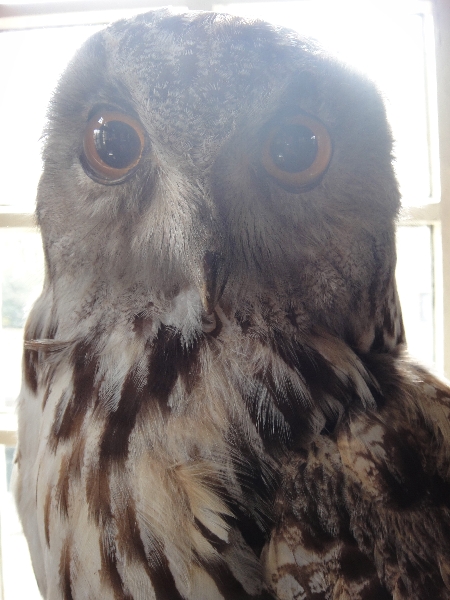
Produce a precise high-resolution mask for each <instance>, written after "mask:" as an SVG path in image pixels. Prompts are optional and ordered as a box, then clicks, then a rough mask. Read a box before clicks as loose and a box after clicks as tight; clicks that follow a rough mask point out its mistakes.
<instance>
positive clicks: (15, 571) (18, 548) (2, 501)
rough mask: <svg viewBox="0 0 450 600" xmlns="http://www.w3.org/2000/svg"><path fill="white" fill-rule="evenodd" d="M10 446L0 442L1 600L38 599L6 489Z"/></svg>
mask: <svg viewBox="0 0 450 600" xmlns="http://www.w3.org/2000/svg"><path fill="white" fill-rule="evenodd" d="M13 456H14V448H10V447H6V448H5V446H1V445H0V462H1V463H2V464H1V466H0V476H1V479H2V481H1V483H0V511H1V542H2V570H3V589H4V598H5V600H24V599H26V600H42V596H41V595H40V593H39V590H38V586H37V583H36V578H35V576H34V572H33V567H32V566H31V559H30V555H29V552H28V545H27V542H26V540H25V536H24V535H23V533H22V525H21V523H20V521H19V517H18V515H17V511H16V506H15V503H14V498H13V495H12V493H11V490H10V485H9V484H10V476H11V466H12V460H13Z"/></svg>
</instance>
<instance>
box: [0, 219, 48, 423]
mask: <svg viewBox="0 0 450 600" xmlns="http://www.w3.org/2000/svg"><path fill="white" fill-rule="evenodd" d="M0 256H1V263H0V274H1V307H2V328H1V329H0V336H1V338H0V341H1V344H0V380H1V382H2V385H1V387H0V413H2V412H9V413H14V411H15V401H16V398H17V396H18V394H19V389H20V381H21V368H22V360H21V357H22V338H23V326H24V323H25V319H26V317H27V315H28V313H29V311H30V308H31V306H32V304H33V302H34V300H35V299H36V298H37V296H38V295H39V294H40V292H41V289H42V283H43V276H44V265H43V262H44V259H43V253H42V244H41V236H40V234H38V233H37V232H36V231H35V230H32V229H7V228H0Z"/></svg>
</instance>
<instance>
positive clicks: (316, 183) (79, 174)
mask: <svg viewBox="0 0 450 600" xmlns="http://www.w3.org/2000/svg"><path fill="white" fill-rule="evenodd" d="M46 139H47V141H46V147H45V151H44V165H45V166H44V172H43V175H42V178H41V182H40V185H39V191H38V199H37V218H38V222H39V225H40V227H41V230H42V235H43V240H44V248H45V257H46V266H47V281H46V288H45V289H46V292H45V293H46V294H47V299H48V298H49V297H50V296H51V303H52V307H53V309H52V311H53V312H52V322H53V325H52V327H60V328H61V331H60V333H59V335H60V336H61V337H62V338H63V339H64V338H68V339H71V338H74V337H77V336H79V335H81V333H82V332H83V331H87V330H88V329H89V328H91V327H92V326H93V325H94V324H95V323H99V322H102V324H103V326H104V327H107V326H108V324H111V326H113V324H114V322H116V321H117V320H118V319H132V317H133V315H136V314H141V313H142V311H147V310H150V309H149V307H153V310H157V311H158V312H159V313H160V314H161V315H162V314H164V313H165V314H166V315H168V314H170V315H171V316H170V319H171V324H173V325H174V326H176V327H179V328H180V329H183V328H184V330H186V331H189V332H191V333H190V335H196V332H197V331H199V330H200V329H201V327H202V323H204V322H205V318H206V319H207V318H208V316H211V315H212V314H214V311H215V309H216V307H217V306H220V308H221V310H222V311H223V313H224V314H226V315H228V317H229V318H230V319H238V320H239V322H241V323H246V324H250V326H254V327H260V326H261V327H262V326H263V324H265V325H267V324H269V326H271V327H278V328H286V327H288V328H291V329H292V331H293V335H299V336H301V335H304V334H305V333H307V332H309V331H311V330H315V331H324V332H326V333H327V334H330V335H333V336H337V337H339V338H342V339H344V340H345V341H346V342H348V343H349V344H351V345H352V346H353V347H354V348H356V349H357V350H358V351H361V352H366V351H368V350H370V349H372V350H373V349H375V350H383V351H384V350H388V349H391V348H392V347H394V346H395V345H396V344H397V343H398V342H399V341H401V339H402V328H401V317H400V312H399V308H398V302H397V296H396V290H395V282H394V268H395V246H394V241H395V240H394V237H395V236H394V225H395V218H396V215H397V212H398V209H399V192H398V188H397V183H396V180H395V177H394V173H393V169H392V164H391V163H392V156H391V147H392V140H391V134H390V130H389V126H388V124H387V121H386V117H385V110H384V107H383V103H382V100H381V99H380V95H379V94H378V93H377V91H376V89H375V88H374V85H373V84H372V83H370V82H369V81H367V80H366V79H365V78H363V77H362V76H361V75H359V74H357V73H355V72H353V71H352V70H350V69H349V68H347V67H345V66H343V65H341V64H340V63H339V62H337V61H336V60H334V59H333V58H331V57H329V56H328V55H326V54H325V53H324V52H322V51H321V50H320V48H319V47H318V46H317V45H316V44H315V43H313V42H311V41H308V40H305V39H302V38H299V37H298V36H297V35H296V34H294V33H293V32H291V31H288V30H285V29H281V28H278V27H274V26H272V25H269V24H267V23H264V22H260V21H246V20H243V19H241V18H237V17H231V16H228V15H221V14H213V13H202V12H191V13H187V14H172V13H171V12H170V11H168V10H157V11H153V12H149V13H147V14H143V15H140V16H138V17H136V18H133V19H131V20H123V21H120V22H118V23H115V24H113V25H112V26H110V27H108V28H106V29H104V30H103V31H101V32H99V33H97V34H96V35H94V36H93V37H92V38H91V39H90V40H89V41H88V42H87V43H86V44H85V45H84V46H83V47H82V49H81V50H80V51H79V52H78V54H77V55H76V56H75V58H74V59H73V61H72V62H71V64H70V65H69V67H68V68H67V70H66V72H65V73H64V75H63V76H62V78H61V80H60V83H59V85H58V88H57V90H56V92H55V94H54V97H53V100H52V103H51V107H50V110H49V117H48V126H47V130H46ZM166 318H167V319H168V317H166ZM187 323H188V325H189V326H187ZM49 327H50V325H49Z"/></svg>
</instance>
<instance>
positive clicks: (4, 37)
mask: <svg viewBox="0 0 450 600" xmlns="http://www.w3.org/2000/svg"><path fill="white" fill-rule="evenodd" d="M100 28H101V27H100V26H98V25H96V26H85V27H55V28H49V29H34V30H25V31H13V32H2V33H0V55H1V56H2V60H1V61H0V81H1V82H2V86H1V93H0V114H2V115H3V117H4V118H3V121H2V144H0V165H1V166H2V181H1V187H0V208H1V207H2V206H3V207H11V208H12V209H14V211H16V212H33V210H34V201H35V197H36V186H37V183H38V180H39V177H40V173H41V161H40V148H41V142H40V139H41V135H42V131H43V128H44V123H45V114H46V110H47V105H48V102H49V99H50V96H51V93H52V90H53V88H54V87H55V85H56V82H57V81H58V77H59V76H60V74H61V73H62V71H63V70H64V68H65V67H66V65H67V63H68V62H69V60H70V58H71V56H72V55H73V53H74V52H75V50H76V49H77V48H78V47H79V46H80V45H81V44H82V43H83V41H84V40H85V39H86V38H87V37H88V36H90V35H91V34H92V33H94V32H95V31H97V30H98V29H100ZM30 48H32V49H33V50H32V52H30ZM5 57H8V58H7V60H6V59H5ZM5 116H7V118H5Z"/></svg>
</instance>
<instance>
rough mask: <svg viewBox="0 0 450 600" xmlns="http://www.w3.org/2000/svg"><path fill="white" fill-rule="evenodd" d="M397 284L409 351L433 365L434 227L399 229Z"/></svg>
mask: <svg viewBox="0 0 450 600" xmlns="http://www.w3.org/2000/svg"><path fill="white" fill-rule="evenodd" d="M396 277H397V285H398V291H399V295H400V302H401V304H402V313H403V321H404V324H405V329H406V340H407V343H408V350H409V352H410V354H411V355H412V356H413V357H414V358H416V359H418V360H419V361H421V362H422V363H425V364H427V365H429V366H434V360H435V356H434V335H433V331H434V327H433V325H434V324H433V308H434V299H433V293H434V292H433V255H432V239H431V227H428V226H425V225H424V226H421V227H399V228H398V230H397V271H396Z"/></svg>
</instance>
